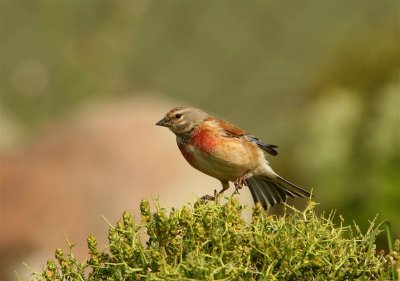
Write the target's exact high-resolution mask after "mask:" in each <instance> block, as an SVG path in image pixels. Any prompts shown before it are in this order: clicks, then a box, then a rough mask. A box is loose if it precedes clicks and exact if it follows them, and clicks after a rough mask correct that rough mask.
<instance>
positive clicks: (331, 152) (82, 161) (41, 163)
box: [0, 0, 400, 280]
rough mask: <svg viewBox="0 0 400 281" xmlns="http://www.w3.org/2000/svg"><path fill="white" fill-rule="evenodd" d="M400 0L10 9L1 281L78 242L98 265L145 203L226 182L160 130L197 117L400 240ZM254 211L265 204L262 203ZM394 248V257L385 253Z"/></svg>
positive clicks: (3, 22)
mask: <svg viewBox="0 0 400 281" xmlns="http://www.w3.org/2000/svg"><path fill="white" fill-rule="evenodd" d="M399 11H400V10H399V3H398V1H395V0H394V1H389V0H383V1H104V0H100V1H99V0H96V1H94V0H89V1H66V0H63V1H45V0H42V1H22V0H1V1H0V12H1V16H0V50H1V53H0V85H1V100H0V129H1V145H0V152H1V158H0V165H1V168H0V176H1V178H0V179H1V234H0V235H1V236H0V243H1V248H0V251H1V252H0V268H1V272H0V279H1V280H13V279H16V275H15V273H14V271H17V272H18V275H19V276H21V277H23V278H25V277H28V276H29V271H28V270H27V269H26V268H25V267H24V266H23V265H22V262H26V263H27V264H29V265H30V266H31V267H32V268H33V269H35V270H38V269H40V268H41V264H43V263H45V261H46V260H47V258H50V257H53V253H54V250H55V248H57V247H62V248H64V249H66V248H67V247H66V242H65V239H66V236H67V237H68V239H69V240H70V241H71V242H72V243H76V246H75V253H76V255H77V256H78V257H79V258H84V257H85V255H86V250H85V247H86V240H85V239H86V236H87V235H88V234H89V233H94V234H95V235H97V236H98V237H99V240H100V243H99V244H100V246H103V245H105V243H106V237H107V229H108V226H107V223H106V222H105V220H104V219H103V218H102V215H104V217H106V218H107V219H108V220H109V221H110V222H111V223H115V221H116V220H117V219H118V218H119V216H120V214H121V213H122V211H124V210H131V211H132V212H134V213H136V214H137V213H138V204H139V201H140V199H141V198H143V197H146V198H157V196H159V197H160V201H161V203H162V204H163V205H165V206H171V207H172V206H177V207H179V206H181V205H182V204H183V202H185V200H191V201H192V202H193V201H194V200H195V199H196V198H197V197H199V196H202V195H204V194H206V193H212V191H213V190H214V189H215V188H220V187H219V182H218V181H216V180H214V179H212V178H209V177H207V176H205V175H202V174H201V173H199V172H197V171H195V170H194V169H192V168H191V167H190V166H189V165H187V164H186V163H185V160H184V159H183V157H182V156H181V155H180V153H179V151H178V149H177V147H176V145H175V139H174V136H173V134H172V133H171V132H168V130H166V129H165V128H157V127H155V126H154V124H155V122H157V121H158V120H159V119H161V118H162V117H163V115H164V114H165V113H166V112H167V111H168V110H169V109H170V108H172V107H174V106H177V105H192V106H195V107H199V108H202V109H204V110H205V111H207V112H210V113H212V114H213V115H215V116H217V117H221V118H223V119H226V120H228V121H230V122H232V123H235V124H237V125H239V126H241V127H242V128H244V129H246V130H247V131H248V132H251V133H252V134H254V135H256V136H258V137H260V138H261V139H263V140H264V141H265V142H267V143H271V144H277V145H279V152H280V154H279V157H277V158H271V159H269V160H270V162H271V164H272V165H273V167H274V168H275V170H276V171H278V172H279V173H280V174H281V175H282V176H284V177H286V178H287V179H289V180H291V181H293V182H295V183H297V184H299V185H300V186H303V187H305V188H306V189H309V190H311V189H313V192H314V194H315V195H316V201H317V202H319V203H320V206H319V207H318V210H319V211H320V212H323V211H324V210H327V211H330V210H331V209H336V210H337V213H338V214H342V215H343V216H344V217H345V223H347V224H351V223H352V222H353V220H355V221H356V222H357V223H358V224H359V225H360V226H361V227H362V229H363V230H364V231H365V229H366V227H367V226H368V224H369V221H370V220H372V219H373V218H374V217H375V216H376V214H379V216H378V221H383V220H390V221H392V224H393V230H394V232H395V236H397V237H399V235H400V222H399V219H398V217H399V215H400V204H399V202H400V165H399V159H400V150H399V136H400V134H399V130H400V126H399V125H400V124H399V120H400V119H399V106H400V95H399V94H400V82H399V74H400V41H399V40H400V29H399V27H400V26H399V17H400V12H399ZM240 198H241V200H242V202H245V203H248V204H249V205H251V204H252V203H251V199H250V194H249V192H248V191H243V192H241V197H240ZM385 247H386V245H385V240H384V239H382V240H381V242H380V244H379V245H378V248H385Z"/></svg>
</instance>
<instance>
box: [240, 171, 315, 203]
mask: <svg viewBox="0 0 400 281" xmlns="http://www.w3.org/2000/svg"><path fill="white" fill-rule="evenodd" d="M246 184H247V186H248V187H249V189H250V192H251V195H252V196H253V200H254V202H255V203H257V202H259V203H260V204H261V205H262V206H263V208H264V209H268V208H269V207H272V206H274V205H275V204H278V203H281V202H285V201H286V199H287V198H288V197H300V198H309V197H310V196H311V194H310V193H309V192H307V191H305V190H304V189H302V188H300V187H298V186H297V185H295V184H293V183H291V182H289V181H287V180H285V179H284V178H282V177H280V176H278V178H277V179H276V180H275V181H272V180H271V179H269V178H266V177H262V176H255V177H251V178H249V179H246Z"/></svg>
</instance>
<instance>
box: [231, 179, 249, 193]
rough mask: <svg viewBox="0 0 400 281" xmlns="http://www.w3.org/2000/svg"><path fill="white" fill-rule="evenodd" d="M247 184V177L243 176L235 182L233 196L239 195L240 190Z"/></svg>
mask: <svg viewBox="0 0 400 281" xmlns="http://www.w3.org/2000/svg"><path fill="white" fill-rule="evenodd" d="M245 184H246V181H245V175H244V176H241V177H240V178H238V179H237V180H236V181H235V191H234V192H233V193H232V196H233V195H235V194H239V189H242V187H243V185H245Z"/></svg>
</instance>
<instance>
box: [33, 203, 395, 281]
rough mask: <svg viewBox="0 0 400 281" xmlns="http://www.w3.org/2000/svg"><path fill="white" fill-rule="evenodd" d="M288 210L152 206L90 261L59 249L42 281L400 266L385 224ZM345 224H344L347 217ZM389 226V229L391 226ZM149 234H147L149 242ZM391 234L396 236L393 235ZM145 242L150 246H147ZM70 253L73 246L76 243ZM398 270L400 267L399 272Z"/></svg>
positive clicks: (377, 274) (366, 271)
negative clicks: (350, 222) (383, 237)
mask: <svg viewBox="0 0 400 281" xmlns="http://www.w3.org/2000/svg"><path fill="white" fill-rule="evenodd" d="M315 205H316V204H315V203H314V202H309V203H308V206H307V208H306V209H305V210H304V211H298V210H296V209H293V208H292V207H290V206H287V207H286V210H285V214H284V215H283V216H281V217H276V216H271V215H268V214H267V213H266V212H264V211H263V210H262V208H261V207H260V206H259V205H258V204H257V205H256V206H255V207H253V209H252V214H251V221H250V222H247V221H246V220H245V216H244V214H243V211H245V210H246V208H245V207H244V206H242V205H240V204H239V201H238V200H237V198H232V199H230V200H228V201H227V202H226V203H225V204H223V205H220V204H214V203H204V202H202V201H198V202H196V203H195V204H194V206H191V205H190V204H187V205H186V206H184V207H183V208H181V209H172V210H170V211H167V209H165V208H162V207H160V206H159V205H158V204H156V210H155V211H154V212H152V211H151V210H150V204H149V202H148V201H146V200H143V201H142V203H141V206H140V210H141V222H140V223H139V222H136V221H135V220H134V219H133V217H132V215H131V214H130V213H129V212H124V213H123V215H122V218H121V220H120V221H119V222H118V223H117V225H116V226H112V225H110V230H109V235H108V238H109V246H108V247H107V248H106V249H105V250H99V249H98V247H97V242H96V237H94V236H93V235H90V236H89V237H88V239H87V242H88V248H89V254H90V258H89V259H88V260H87V261H84V262H79V261H77V260H76V259H75V258H74V256H73V254H72V252H70V253H69V254H64V253H63V252H62V250H61V249H57V250H56V254H55V257H56V260H57V261H53V260H49V261H48V262H47V266H46V268H45V269H44V270H43V272H41V273H35V274H34V275H33V278H34V279H36V280H357V279H358V280H388V279H390V278H392V274H394V273H395V270H394V268H395V266H396V264H397V268H399V266H400V257H399V255H398V252H399V248H400V241H399V240H396V242H395V244H394V246H393V245H392V244H391V247H392V248H391V249H392V251H391V253H390V254H385V253H384V252H383V251H377V250H376V249H375V247H374V242H375V238H376V236H377V235H378V234H379V233H380V232H381V228H382V229H383V227H382V226H383V223H382V224H380V225H376V223H375V221H373V222H371V224H370V227H369V228H368V230H367V231H366V232H365V233H362V232H361V230H360V229H359V227H358V226H357V225H354V226H353V227H351V226H343V224H342V223H341V224H340V225H334V223H333V222H332V220H333V217H334V212H331V213H330V214H329V215H325V214H322V215H320V216H319V215H317V214H316V212H315V210H314V207H315ZM341 221H342V222H343V219H341ZM386 225H387V227H388V228H390V225H389V224H386ZM143 231H146V233H147V237H145V235H144V233H143ZM389 232H390V231H389ZM145 240H146V241H147V242H146V243H144V241H145ZM70 248H71V249H72V246H71V245H70ZM397 270H398V269H397Z"/></svg>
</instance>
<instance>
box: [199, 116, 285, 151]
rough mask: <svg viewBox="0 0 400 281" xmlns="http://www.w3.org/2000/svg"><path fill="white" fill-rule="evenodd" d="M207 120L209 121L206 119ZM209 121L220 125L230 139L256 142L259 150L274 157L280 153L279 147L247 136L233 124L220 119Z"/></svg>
mask: <svg viewBox="0 0 400 281" xmlns="http://www.w3.org/2000/svg"><path fill="white" fill-rule="evenodd" d="M206 120H207V119H206ZM208 120H213V121H215V122H217V123H218V125H219V126H220V127H221V128H222V129H224V131H225V132H226V134H227V136H228V137H236V138H237V137H245V138H246V139H247V140H248V141H250V142H255V143H256V144H257V146H258V147H259V148H261V149H262V150H264V151H265V152H267V153H268V154H271V155H273V156H276V155H278V151H276V148H278V146H277V145H273V144H265V143H263V142H262V141H261V140H260V139H258V138H256V137H254V136H252V135H249V134H247V133H246V132H245V131H244V130H243V129H241V128H239V127H238V126H235V125H233V124H231V123H228V122H225V121H223V120H220V119H214V118H208Z"/></svg>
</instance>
